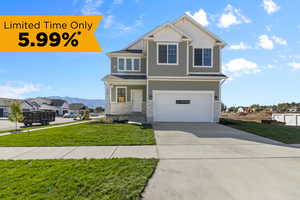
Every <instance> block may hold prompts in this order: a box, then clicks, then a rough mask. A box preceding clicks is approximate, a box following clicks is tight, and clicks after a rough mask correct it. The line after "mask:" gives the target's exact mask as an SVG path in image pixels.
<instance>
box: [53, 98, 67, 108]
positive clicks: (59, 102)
mask: <svg viewBox="0 0 300 200" xmlns="http://www.w3.org/2000/svg"><path fill="white" fill-rule="evenodd" d="M64 103H67V101H65V100H62V99H51V103H50V105H51V106H58V107H60V106H63V105H64Z"/></svg>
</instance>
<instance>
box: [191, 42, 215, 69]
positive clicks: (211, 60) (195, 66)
mask: <svg viewBox="0 0 300 200" xmlns="http://www.w3.org/2000/svg"><path fill="white" fill-rule="evenodd" d="M192 48H193V61H192V62H193V68H213V67H214V63H213V62H214V59H213V58H214V50H213V48H209V47H207V48H206V47H201V48H194V47H192ZM195 49H202V63H203V64H204V49H210V50H211V56H210V57H211V58H210V63H211V66H202V65H195Z"/></svg>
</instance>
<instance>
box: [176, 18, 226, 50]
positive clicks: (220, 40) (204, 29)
mask: <svg viewBox="0 0 300 200" xmlns="http://www.w3.org/2000/svg"><path fill="white" fill-rule="evenodd" d="M183 18H185V19H188V20H189V21H190V22H192V23H193V24H195V25H196V26H197V27H198V28H199V29H200V30H202V31H203V32H205V33H206V34H208V35H209V36H210V37H212V38H213V39H215V40H216V41H218V42H220V44H221V45H223V46H226V42H225V41H224V40H222V39H221V38H219V37H218V36H216V35H215V34H214V33H212V32H210V31H209V30H208V29H206V28H204V27H203V26H202V25H201V24H200V23H199V22H197V21H196V20H195V19H194V18H193V17H191V16H190V15H188V14H186V13H184V15H183V16H181V17H179V18H178V19H177V20H175V21H174V22H173V24H175V23H176V22H178V21H180V20H181V19H183Z"/></svg>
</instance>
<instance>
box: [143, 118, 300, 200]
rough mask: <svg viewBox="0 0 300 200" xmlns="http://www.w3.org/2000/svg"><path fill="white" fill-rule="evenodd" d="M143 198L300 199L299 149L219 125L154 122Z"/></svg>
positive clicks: (201, 199) (174, 199) (212, 199)
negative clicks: (153, 154)
mask: <svg viewBox="0 0 300 200" xmlns="http://www.w3.org/2000/svg"><path fill="white" fill-rule="evenodd" d="M154 129H155V136H156V140H157V143H158V145H157V153H158V157H159V158H160V159H161V160H160V161H159V164H158V167H157V169H156V172H155V174H154V175H153V177H152V178H151V180H150V182H149V184H148V186H147V188H146V190H145V192H144V193H143V197H144V199H147V200H148V199H149V200H150V199H151V200H153V199H155V200H160V199H161V200H168V199H170V200H177V199H178V200H184V199H187V200H193V199H197V200H198V199H199V200H216V199H222V200H227V199H228V200H229V199H230V200H231V199H237V200H240V199H243V200H250V199H251V200H258V199H272V200H277V199H278V200H282V199H285V200H292V199H295V200H296V199H297V200H298V199H300V190H299V185H300V170H299V169H300V149H299V148H292V147H289V146H287V145H282V144H281V143H279V142H276V141H272V140H269V139H266V138H262V137H259V136H255V135H252V134H249V133H246V132H243V131H239V130H236V129H232V128H229V127H226V126H222V125H218V124H193V123H161V124H155V125H154Z"/></svg>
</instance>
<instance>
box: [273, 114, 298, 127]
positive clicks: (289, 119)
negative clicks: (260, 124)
mask: <svg viewBox="0 0 300 200" xmlns="http://www.w3.org/2000/svg"><path fill="white" fill-rule="evenodd" d="M272 119H273V120H276V121H279V122H283V123H285V125H287V126H300V113H295V114H294V113H283V114H281V113H276V114H272Z"/></svg>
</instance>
